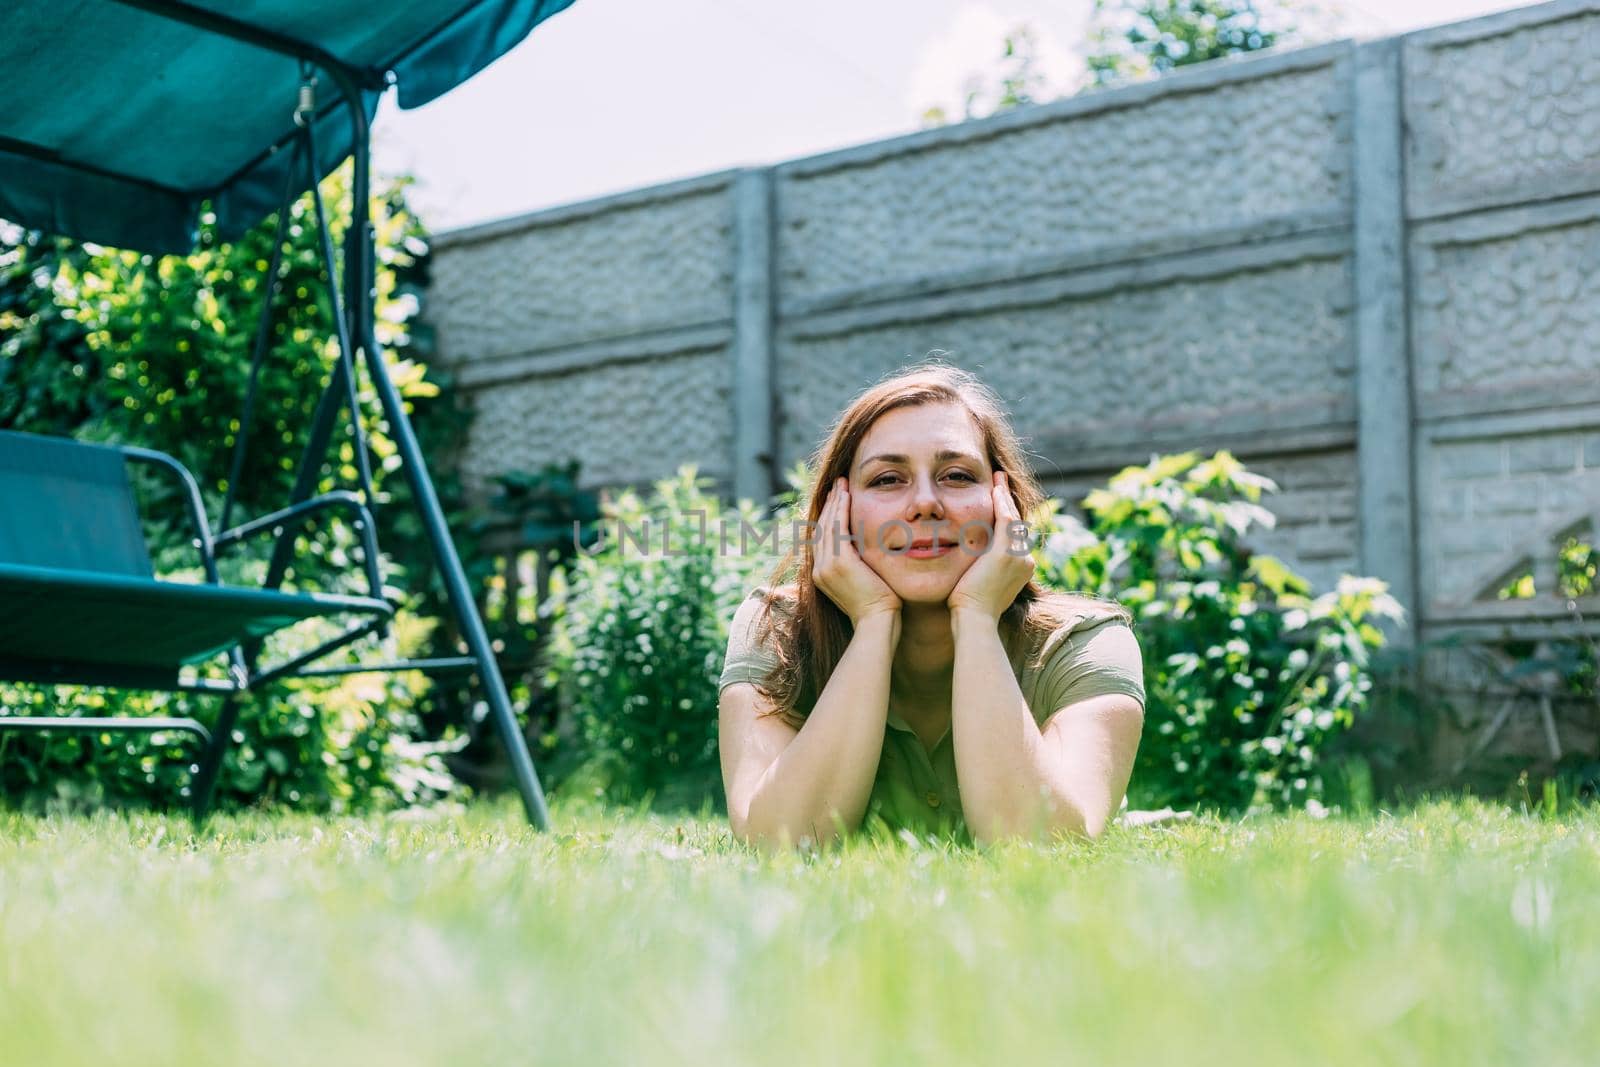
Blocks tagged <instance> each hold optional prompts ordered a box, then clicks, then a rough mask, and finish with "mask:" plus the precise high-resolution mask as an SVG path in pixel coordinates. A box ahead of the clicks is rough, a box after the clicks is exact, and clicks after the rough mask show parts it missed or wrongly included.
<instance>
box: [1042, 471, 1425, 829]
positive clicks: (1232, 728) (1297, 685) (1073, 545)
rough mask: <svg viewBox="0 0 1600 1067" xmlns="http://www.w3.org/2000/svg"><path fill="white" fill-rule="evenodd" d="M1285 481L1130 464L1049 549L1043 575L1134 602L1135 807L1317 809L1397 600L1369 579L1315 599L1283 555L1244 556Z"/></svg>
mask: <svg viewBox="0 0 1600 1067" xmlns="http://www.w3.org/2000/svg"><path fill="white" fill-rule="evenodd" d="M1275 489H1276V486H1274V485H1273V483H1272V482H1271V481H1270V480H1269V479H1266V478H1263V477H1261V476H1259V475H1256V474H1253V473H1251V472H1250V471H1248V470H1246V469H1245V468H1244V467H1243V466H1242V465H1240V463H1239V462H1238V461H1237V460H1236V459H1234V457H1233V456H1231V455H1229V454H1228V453H1226V452H1219V453H1217V454H1216V455H1215V456H1213V457H1211V458H1210V459H1201V458H1199V457H1198V456H1197V455H1196V454H1195V453H1193V452H1188V453H1184V454H1182V455H1173V456H1165V457H1158V458H1156V459H1154V460H1152V462H1151V463H1150V464H1148V465H1147V466H1144V467H1129V468H1127V469H1125V470H1123V471H1122V472H1120V473H1119V474H1118V475H1117V476H1116V477H1114V478H1113V479H1112V480H1111V482H1110V484H1109V486H1108V487H1106V488H1104V489H1097V490H1095V491H1094V492H1092V493H1090V494H1089V496H1088V497H1087V498H1086V499H1085V501H1084V510H1085V512H1086V513H1087V515H1088V517H1089V523H1088V526H1087V527H1085V526H1084V525H1083V524H1081V523H1077V522H1076V521H1075V520H1073V519H1071V518H1070V517H1069V516H1062V517H1060V519H1059V523H1058V525H1059V528H1058V529H1056V530H1055V531H1054V532H1053V533H1051V534H1050V536H1049V537H1048V538H1047V539H1046V540H1045V541H1044V543H1043V545H1041V548H1040V552H1039V559H1040V568H1039V574H1040V577H1041V579H1042V580H1043V581H1045V582H1046V583H1047V584H1051V585H1054V586H1057V587H1059V588H1064V589H1072V590H1082V591H1087V592H1093V593H1097V594H1100V595H1105V596H1112V597H1115V598H1117V599H1119V600H1120V601H1122V603H1124V604H1125V605H1127V606H1128V607H1129V608H1130V609H1132V610H1133V612H1134V614H1135V619H1136V631H1137V634H1138V637H1139V644H1140V647H1141V649H1142V651H1143V653H1144V661H1145V686H1146V690H1147V697H1148V703H1147V706H1146V709H1145V728H1144V735H1143V738H1142V740H1141V741H1140V745H1139V755H1138V761H1137V763H1136V765H1135V768H1134V772H1133V780H1132V783H1131V784H1130V786H1129V803H1130V804H1131V805H1133V806H1135V807H1160V806H1164V805H1168V804H1171V805H1175V806H1180V807H1205V808H1216V809H1220V810H1223V811H1227V812H1239V811H1244V810H1247V809H1259V808H1265V807H1282V808H1299V807H1312V808H1315V807H1316V806H1317V805H1320V804H1321V803H1322V801H1323V799H1324V797H1325V796H1326V791H1327V786H1328V783H1327V782H1325V780H1324V779H1325V774H1324V772H1325V770H1326V767H1325V763H1326V752H1327V748H1328V745H1329V743H1330V742H1331V741H1332V740H1333V739H1334V738H1335V737H1336V736H1337V735H1339V734H1340V733H1342V732H1343V731H1345V730H1347V729H1348V728H1349V727H1350V726H1351V725H1352V724H1353V723H1354V722H1355V720H1356V718H1357V717H1358V716H1359V715H1361V714H1362V713H1363V712H1364V711H1365V710H1366V708H1367V705H1368V699H1369V694H1370V691H1371V689H1372V685H1373V674H1372V671H1371V654H1372V653H1373V652H1374V651H1375V650H1377V649H1378V648H1380V647H1381V646H1382V645H1383V641H1384V638H1383V633H1382V631H1381V630H1380V628H1379V626H1378V625H1377V623H1378V622H1379V621H1380V620H1382V619H1385V618H1387V619H1391V620H1393V621H1394V622H1395V623H1397V624H1398V623H1399V622H1400V621H1401V616H1402V612H1401V609H1400V606H1399V605H1398V604H1397V603H1396V602H1395V600H1394V599H1393V598H1392V597H1390V596H1389V595H1388V594H1387V592H1386V586H1385V584H1384V583H1383V582H1381V581H1379V580H1377V579H1373V578H1356V577H1351V576H1348V575H1347V576H1344V577H1342V578H1341V579H1340V580H1339V584H1338V587H1337V588H1336V589H1334V590H1332V591H1330V592H1326V593H1323V594H1322V595H1320V596H1313V595H1312V590H1311V588H1310V585H1309V583H1308V582H1307V581H1306V579H1304V578H1303V577H1301V576H1299V575H1297V574H1295V573H1294V572H1293V571H1292V570H1290V569H1289V567H1287V566H1286V565H1285V564H1284V563H1283V562H1282V561H1281V560H1278V559H1276V558H1274V557H1272V556H1267V555H1263V554H1260V553H1255V552H1252V551H1250V549H1249V548H1247V547H1246V545H1245V543H1244V542H1245V538H1246V535H1247V533H1248V532H1249V531H1250V530H1251V528H1252V527H1256V526H1264V527H1269V528H1270V527H1271V525H1272V524H1273V517H1272V514H1271V512H1270V511H1268V510H1267V509H1266V508H1265V507H1263V506H1262V505H1261V495H1262V493H1263V491H1271V490H1275Z"/></svg>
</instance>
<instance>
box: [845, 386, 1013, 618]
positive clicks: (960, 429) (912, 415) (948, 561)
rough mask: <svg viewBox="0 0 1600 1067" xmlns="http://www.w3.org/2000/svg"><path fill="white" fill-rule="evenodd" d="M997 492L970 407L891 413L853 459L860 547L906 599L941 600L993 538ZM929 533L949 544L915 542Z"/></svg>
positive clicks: (854, 523)
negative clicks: (921, 546)
mask: <svg viewBox="0 0 1600 1067" xmlns="http://www.w3.org/2000/svg"><path fill="white" fill-rule="evenodd" d="M993 488H994V472H993V470H992V469H991V468H990V466H989V461H988V457H987V455H986V451H985V449H984V447H983V438H982V435H981V434H980V433H979V432H978V427H977V425H976V424H975V423H974V422H973V420H972V416H971V415H970V414H968V412H967V409H966V408H965V407H963V406H961V405H960V404H954V403H944V404H926V405H923V406H920V407H905V408H895V409H894V410H893V411H889V412H886V413H885V414H883V415H881V416H879V418H878V421H877V422H875V423H873V424H872V427H871V428H870V429H869V430H868V431H867V434H866V436H865V437H863V438H862V439H861V444H860V445H859V446H858V447H857V449H856V454H855V456H854V457H853V458H852V460H851V466H850V529H851V532H852V533H853V534H855V536H856V537H857V538H858V540H857V542H856V549H857V551H858V552H859V553H860V554H861V558H862V560H863V561H864V562H865V563H866V564H867V566H869V567H871V568H872V569H873V570H874V571H876V572H877V573H878V575H879V577H881V578H882V579H883V580H884V581H885V582H886V583H888V585H889V588H890V589H893V590H894V592H895V594H896V595H897V596H899V597H900V599H901V600H902V601H904V602H905V603H908V604H917V603H920V604H942V603H943V602H944V601H945V599H946V598H947V597H948V596H949V595H950V591H951V590H952V589H954V588H955V586H956V582H958V581H960V580H961V576H962V575H963V574H965V573H966V571H967V568H968V567H970V566H972V564H973V563H975V562H976V561H977V558H978V556H979V555H981V554H982V552H983V551H984V549H985V548H986V547H987V545H988V543H989V538H990V535H991V532H992V530H993V524H994V497H993V495H992V493H993ZM963 527H965V529H963ZM929 539H937V541H938V542H940V543H943V544H947V545H950V546H952V547H949V548H947V549H945V550H943V551H936V552H933V553H931V554H929V553H926V552H924V551H920V550H918V549H916V548H913V547H912V546H913V545H914V544H916V543H920V542H923V541H927V540H929ZM908 549H910V551H908Z"/></svg>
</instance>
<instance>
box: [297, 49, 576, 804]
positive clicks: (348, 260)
mask: <svg viewBox="0 0 1600 1067" xmlns="http://www.w3.org/2000/svg"><path fill="white" fill-rule="evenodd" d="M328 74H329V75H330V76H331V77H332V78H333V79H334V80H335V81H336V82H337V83H338V85H339V88H340V89H341V90H342V91H343V92H344V95H345V99H346V100H347V101H348V102H349V104H350V112H351V119H352V121H353V122H354V123H355V132H356V136H355V183H354V189H353V193H354V201H355V203H354V205H353V208H354V213H353V217H352V219H351V226H350V232H349V234H348V235H347V236H346V238H345V278H346V279H347V280H349V281H351V282H352V284H353V286H354V290H355V291H351V292H350V293H349V299H348V301H347V303H346V307H347V308H348V309H349V313H350V316H351V320H352V325H353V327H354V330H353V331H352V332H353V334H354V335H355V336H357V337H359V338H360V343H359V349H360V351H361V353H362V355H363V357H364V358H365V359H366V364H367V373H368V374H369V375H370V376H371V378H372V384H373V387H374V388H375V389H376V390H377V393H378V400H379V402H380V403H381V404H382V405H383V414H384V418H385V419H386V420H387V421H388V423H389V433H390V436H391V437H393V438H394V443H395V447H396V448H397V449H398V450H399V453H400V459H401V470H402V471H403V472H404V473H405V476H406V484H407V485H409V486H410V487H411V495H412V498H413V499H414V500H415V501H416V504H417V509H418V510H419V511H420V512H421V514H422V521H423V526H424V528H425V529H426V530H427V533H428V540H429V542H430V544H431V545H432V547H433V555H434V562H435V563H436V564H437V565H438V567H439V576H440V578H441V579H442V580H443V581H444V587H445V593H446V595H447V596H448V598H449V601H450V606H451V607H452V608H453V609H454V610H455V614H456V621H457V622H458V623H459V624H460V626H461V632H462V635H463V636H464V637H465V638H466V640H467V648H468V650H469V651H470V652H471V654H472V656H473V658H474V659H476V660H477V661H478V678H479V680H480V681H481V682H482V683H483V688H484V690H485V695H486V696H487V697H488V700H489V713H490V715H491V717H492V718H493V719H494V724H495V728H496V730H497V731H498V732H499V734H500V743H501V744H502V745H504V746H505V749H506V754H507V756H508V757H509V758H510V760H511V771H512V774H513V776H514V777H515V779H516V782H517V791H518V792H519V793H520V794H521V795H522V804H523V807H524V808H525V809H526V810H527V813H528V820H529V821H530V822H531V823H533V825H534V826H535V827H537V828H538V829H540V830H548V829H549V828H550V812H549V809H548V808H547V807H546V805H545V799H544V790H543V789H541V788H540V786H539V776H538V774H537V772H536V771H535V770H534V767H533V756H532V755H531V754H530V753H529V752H528V742H527V739H526V738H525V737H523V736H522V730H521V729H520V728H519V727H518V726H517V716H516V713H515V712H514V711H513V710H512V707H511V697H510V695H509V694H508V693H507V692H506V684H505V680H504V679H503V678H501V676H500V665H499V664H498V663H497V662H496V661H495V658H494V649H493V647H492V646H491V645H490V644H489V635H488V633H487V632H486V631H485V629H484V626H483V619H482V618H480V617H479V615H478V606H477V604H476V603H475V602H474V601H473V599H472V590H471V587H470V586H468V584H467V575H466V572H465V570H464V569H463V568H462V566H461V557H460V556H459V555H458V554H457V553H456V546H455V542H453V541H452V540H451V539H450V528H449V526H447V525H446V523H445V520H444V511H443V509H442V508H441V507H440V505H439V495H438V493H436V492H435V491H434V488H433V479H432V478H430V477H429V476H428V467H427V463H426V461H425V460H424V459H423V457H422V448H421V446H420V445H419V444H418V443H417V436H416V433H415V432H414V431H413V430H412V428H411V420H410V419H409V418H408V417H407V416H406V410H405V402H404V401H403V400H402V399H401V397H400V392H399V390H397V389H396V388H395V386H394V382H393V381H392V380H391V379H390V377H389V371H388V368H386V367H385V366H384V364H383V353H382V351H381V350H380V349H379V348H378V344H377V335H376V331H375V330H374V327H373V313H374V309H373V291H372V285H371V282H370V278H371V267H370V265H371V263H372V262H373V243H374V240H375V233H374V230H373V227H372V222H371V220H370V219H369V218H368V216H367V197H368V187H369V182H370V159H371V156H370V150H371V136H370V134H371V131H370V129H369V128H368V125H367V115H366V111H365V110H364V109H363V107H362V104H361V94H360V91H359V90H358V89H357V87H356V86H355V85H354V84H353V83H352V82H351V81H350V80H349V79H348V78H347V77H346V76H345V73H344V71H342V70H337V69H335V70H330V71H328Z"/></svg>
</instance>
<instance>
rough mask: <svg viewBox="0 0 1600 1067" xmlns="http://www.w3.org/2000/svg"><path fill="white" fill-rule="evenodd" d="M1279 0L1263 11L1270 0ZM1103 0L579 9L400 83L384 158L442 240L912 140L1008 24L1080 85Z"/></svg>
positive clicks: (997, 48) (634, 4)
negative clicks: (425, 99)
mask: <svg viewBox="0 0 1600 1067" xmlns="http://www.w3.org/2000/svg"><path fill="white" fill-rule="evenodd" d="M1324 3H1325V6H1327V7H1329V9H1330V10H1331V12H1332V14H1330V15H1329V17H1328V19H1327V20H1325V24H1326V25H1329V26H1331V27H1332V29H1331V30H1329V31H1328V32H1327V33H1326V36H1328V37H1332V36H1351V37H1380V36H1387V35H1390V34H1395V33H1403V32H1405V31H1407V30H1412V29H1416V28H1418V27H1421V26H1429V25H1434V24H1437V23H1442V22H1455V21H1459V20H1461V19H1467V18H1472V17H1474V16H1477V15H1482V14H1487V13H1489V12H1492V11H1499V10H1504V9H1506V8H1509V7H1517V6H1521V5H1518V4H1515V3H1507V2H1505V0H1324ZM1264 6H1265V5H1264ZM1090 9H1091V0H1053V2H1052V0H809V2H808V3H806V4H804V5H800V4H778V3H773V2H771V0H674V2H672V3H662V2H661V0H577V2H576V3H574V4H573V5H572V7H570V8H568V9H567V10H566V11H563V12H561V13H560V14H558V15H556V16H554V17H553V18H551V19H550V20H549V21H547V22H545V23H544V24H543V25H541V26H540V27H539V28H538V29H536V30H534V32H533V33H532V35H530V36H529V37H528V39H527V40H525V41H523V42H522V44H521V45H519V46H518V47H517V48H515V49H513V50H512V51H511V52H509V53H507V54H506V55H505V56H503V57H502V58H501V59H500V60H499V61H498V62H496V63H495V64H494V65H492V66H491V67H489V68H488V69H487V70H485V71H483V72H482V73H480V74H479V75H478V76H477V77H475V78H474V79H472V80H471V81H469V82H467V83H466V84H465V85H462V86H460V87H459V88H457V89H455V90H454V91H453V92H451V93H449V94H447V95H445V96H444V97H441V98H440V99H438V100H435V101H434V102H433V103H431V104H429V105H428V106H426V107H423V108H419V109H417V110H416V111H400V110H398V109H397V108H396V107H395V105H394V96H393V93H390V94H389V95H388V96H387V97H386V98H385V100H384V103H383V106H382V107H381V109H380V110H379V113H378V119H377V122H376V124H375V126H374V151H375V160H376V166H377V167H378V168H379V169H380V170H382V171H385V172H390V173H393V172H396V171H405V172H409V173H411V174H413V175H415V176H416V177H417V179H418V185H417V186H416V187H414V189H413V191H412V195H411V201H412V204H413V206H414V207H416V208H417V209H418V211H419V213H420V214H421V215H422V218H423V221H424V222H426V223H427V225H428V226H429V227H431V228H432V229H434V230H435V231H439V230H445V229H453V228H457V227H460V226H467V225H471V224H473V223H477V222H484V221H487V220H489V219H496V218H504V217H507V216H510V215H519V214H522V213H524V212H528V211H533V210H537V209H539V208H544V207H551V206H554V205H557V204H564V203H570V202H573V201H577V200H587V199H590V198H592V197H597V196H603V195H605V194H607V193H613V192H619V191H621V190H624V189H633V188H638V187H640V186H646V185H654V184H657V183H659V182H664V181H671V180H673V179H676V178H684V177H689V176H691V175H695V174H704V173H708V172H711V171H718V170H724V169H727V168H730V167H741V166H753V165H763V164H768V163H775V162H779V161H781V160H785V159H793V158H796V157H799V156H808V155H814V154H816V153H818V152H824V151H828V150H830V149H834V148H840V147H843V146H845V145H852V144H859V143H862V142H864V141H873V140H878V139H881V138H884V137H892V136H895V135H897V134H903V133H909V132H911V131H914V130H917V129H920V128H921V127H922V118H921V117H922V114H923V112H924V111H926V110H927V109H928V108H929V107H930V106H932V105H936V104H943V105H945V106H946V108H947V109H948V110H949V112H950V114H951V117H952V118H959V117H960V114H961V105H960V101H961V96H962V88H963V86H964V85H965V84H966V83H967V81H968V80H969V78H971V77H972V76H973V75H988V76H989V77H990V78H991V81H992V79H993V76H994V74H995V72H996V71H997V70H998V69H999V68H1000V66H1001V61H1000V52H1001V48H1002V47H1003V40H1004V36H1005V34H1006V32H1007V31H1008V30H1009V29H1010V28H1011V27H1014V26H1017V25H1019V24H1023V23H1026V24H1029V25H1031V26H1032V27H1033V29H1034V31H1035V35H1036V39H1037V41H1038V48H1037V52H1038V56H1039V59H1040V61H1041V68H1042V70H1041V73H1043V74H1044V75H1045V76H1046V77H1047V78H1048V79H1049V81H1050V84H1051V86H1052V87H1053V88H1055V89H1056V90H1058V91H1062V92H1064V91H1067V90H1070V89H1071V88H1072V87H1073V85H1074V84H1075V83H1076V81H1077V79H1079V78H1080V77H1082V69H1083V68H1082V60H1081V58H1080V57H1081V55H1082V49H1083V46H1084V30H1085V26H1086V24H1087V21H1088V16H1089V12H1090Z"/></svg>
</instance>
